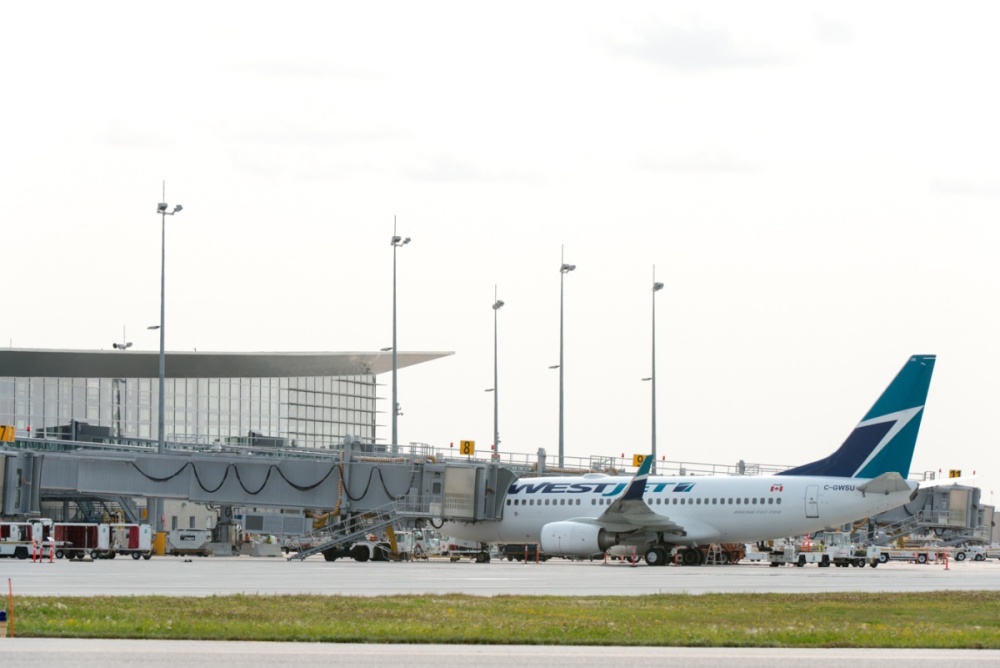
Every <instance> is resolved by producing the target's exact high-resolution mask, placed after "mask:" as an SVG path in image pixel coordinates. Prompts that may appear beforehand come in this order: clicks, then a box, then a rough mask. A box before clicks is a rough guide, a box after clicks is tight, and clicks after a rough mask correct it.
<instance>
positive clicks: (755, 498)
mask: <svg viewBox="0 0 1000 668" xmlns="http://www.w3.org/2000/svg"><path fill="white" fill-rule="evenodd" d="M753 505H755V506H756V505H757V497H756V496H755V497H753Z"/></svg>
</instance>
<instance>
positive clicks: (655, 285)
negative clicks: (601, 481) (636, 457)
mask: <svg viewBox="0 0 1000 668" xmlns="http://www.w3.org/2000/svg"><path fill="white" fill-rule="evenodd" d="M662 289H663V283H657V282H656V267H653V359H652V364H653V373H652V375H651V376H650V382H651V385H650V387H651V389H652V395H653V410H652V415H653V417H652V425H651V426H652V430H651V433H652V439H653V447H652V450H653V453H652V455H653V465H652V466H651V467H650V469H649V472H650V474H652V475H655V474H656V293H657V292H659V291H660V290H662Z"/></svg>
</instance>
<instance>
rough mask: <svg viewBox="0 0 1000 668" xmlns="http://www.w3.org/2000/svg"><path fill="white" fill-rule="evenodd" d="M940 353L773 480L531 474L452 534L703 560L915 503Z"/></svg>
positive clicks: (567, 551) (448, 528) (554, 550)
mask: <svg viewBox="0 0 1000 668" xmlns="http://www.w3.org/2000/svg"><path fill="white" fill-rule="evenodd" d="M934 361H935V356H934V355H914V356H913V357H911V358H910V359H909V361H908V362H907V363H906V364H905V365H904V366H903V368H902V370H901V371H900V372H899V374H897V375H896V378H895V379H894V380H893V381H892V383H890V385H889V387H888V388H886V390H885V392H883V393H882V396H881V397H879V399H878V401H876V402H875V405H874V406H872V408H871V410H869V411H868V413H867V414H866V415H865V416H864V418H863V419H862V420H861V422H859V423H858V426H856V427H855V428H854V431H852V432H851V434H850V435H849V436H848V437H847V440H846V441H844V444H843V445H841V446H840V448H839V449H838V450H837V451H836V452H834V453H833V454H831V455H830V456H828V457H826V458H824V459H820V460H818V461H815V462H812V463H810V464H805V465H803V466H799V467H796V468H793V469H790V470H788V471H783V472H782V473H779V474H777V475H771V476H728V475H725V476H724V475H713V476H686V477H670V476H651V475H649V470H650V467H651V465H652V461H653V460H652V457H647V458H646V459H645V461H643V463H642V465H641V466H640V467H639V471H638V472H637V473H636V475H635V477H634V478H631V479H629V478H627V477H625V478H623V477H619V476H608V475H604V474H600V473H588V474H586V475H583V476H575V477H568V476H558V477H546V478H527V479H520V480H517V481H515V482H514V483H513V484H511V486H510V488H509V489H508V490H507V496H506V498H505V501H504V505H503V516H502V518H501V519H500V520H495V521H487V522H476V523H471V522H447V523H445V525H444V527H442V529H441V530H442V532H443V533H446V534H448V535H450V536H456V537H460V538H465V539H471V540H478V541H481V542H484V543H539V544H540V545H541V549H542V551H543V552H544V553H546V554H549V555H553V556H581V557H587V556H593V555H595V554H600V553H602V552H604V551H606V550H608V549H609V548H611V547H613V546H616V545H621V546H626V547H635V549H636V552H637V553H638V554H641V555H644V557H645V559H646V562H647V563H649V564H651V565H663V564H666V563H667V561H668V557H669V555H670V552H671V550H672V549H673V548H675V547H677V548H679V550H678V552H679V555H680V561H681V563H683V564H685V565H692V566H693V565H699V564H700V563H701V561H702V559H703V556H702V552H701V550H696V549H686V548H688V547H696V546H699V545H702V546H703V545H710V544H712V543H750V542H756V541H761V540H769V539H772V538H781V537H785V536H799V535H804V534H808V533H812V532H814V531H819V530H822V529H824V528H827V527H836V526H840V525H843V524H847V523H849V522H853V521H855V520H859V519H863V518H866V517H871V516H872V515H876V514H878V513H881V512H883V511H886V510H890V509H892V508H895V507H897V506H900V505H902V504H904V503H906V502H907V501H908V500H910V499H911V498H912V497H913V496H914V495H915V494H916V490H917V486H918V485H917V483H916V482H912V481H908V480H906V477H907V476H908V475H909V472H910V461H911V459H912V458H913V449H914V447H915V446H916V443H917V432H918V431H919V430H920V420H921V417H922V415H923V408H924V403H925V401H926V399H927V390H928V387H929V386H930V381H931V374H932V373H933V371H934Z"/></svg>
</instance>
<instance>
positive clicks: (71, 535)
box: [52, 522, 116, 559]
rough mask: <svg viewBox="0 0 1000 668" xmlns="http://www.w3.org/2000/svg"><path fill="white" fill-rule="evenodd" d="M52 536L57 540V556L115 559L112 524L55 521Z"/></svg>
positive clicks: (59, 557)
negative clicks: (112, 543)
mask: <svg viewBox="0 0 1000 668" xmlns="http://www.w3.org/2000/svg"><path fill="white" fill-rule="evenodd" d="M52 536H53V538H54V539H55V542H56V558H57V559H62V558H63V557H65V558H67V559H83V558H84V557H90V558H91V559H114V558H115V554H116V552H114V551H113V550H112V549H111V526H110V525H108V524H96V523H93V522H55V523H54V524H53V525H52Z"/></svg>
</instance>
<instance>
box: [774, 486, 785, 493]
mask: <svg viewBox="0 0 1000 668" xmlns="http://www.w3.org/2000/svg"><path fill="white" fill-rule="evenodd" d="M771 491H772V492H783V491H785V486H784V485H771Z"/></svg>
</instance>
